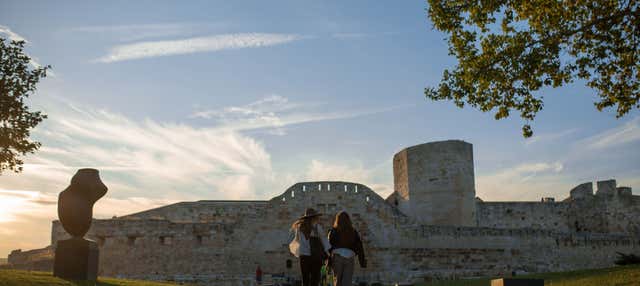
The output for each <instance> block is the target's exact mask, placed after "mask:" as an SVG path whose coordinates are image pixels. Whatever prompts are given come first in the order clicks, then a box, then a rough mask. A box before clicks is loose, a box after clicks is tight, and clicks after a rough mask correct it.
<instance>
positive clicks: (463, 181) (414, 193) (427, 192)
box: [393, 140, 476, 226]
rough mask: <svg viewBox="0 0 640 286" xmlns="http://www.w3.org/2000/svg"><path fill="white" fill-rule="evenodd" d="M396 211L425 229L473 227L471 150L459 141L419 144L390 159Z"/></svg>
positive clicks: (473, 192)
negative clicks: (397, 207) (430, 226)
mask: <svg viewBox="0 0 640 286" xmlns="http://www.w3.org/2000/svg"><path fill="white" fill-rule="evenodd" d="M393 163H394V164H393V169H394V183H395V190H396V192H397V194H398V197H399V198H402V199H401V200H400V201H399V208H400V210H402V211H403V212H404V213H406V214H408V215H410V216H412V217H413V218H415V219H417V220H418V221H420V222H422V223H424V224H429V225H464V226H473V225H475V224H476V219H475V185H474V184H475V182H474V170H473V147H472V145H471V144H469V143H466V142H464V141H459V140H449V141H440V142H432V143H426V144H421V145H417V146H412V147H409V148H406V149H404V150H402V151H400V152H399V153H397V154H396V155H395V156H394V159H393Z"/></svg>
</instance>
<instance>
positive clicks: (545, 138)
mask: <svg viewBox="0 0 640 286" xmlns="http://www.w3.org/2000/svg"><path fill="white" fill-rule="evenodd" d="M577 131H578V129H577V128H571V129H566V130H561V131H558V132H551V133H541V134H534V135H533V137H531V138H529V139H527V140H526V141H525V142H524V144H525V145H527V146H528V145H534V144H537V143H543V142H544V143H548V142H552V141H555V140H558V139H561V138H564V137H566V136H569V135H572V134H575V133H576V132H577Z"/></svg>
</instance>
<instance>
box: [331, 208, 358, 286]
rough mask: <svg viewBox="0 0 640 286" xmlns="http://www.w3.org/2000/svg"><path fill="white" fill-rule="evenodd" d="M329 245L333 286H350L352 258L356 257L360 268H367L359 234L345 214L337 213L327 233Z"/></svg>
mask: <svg viewBox="0 0 640 286" xmlns="http://www.w3.org/2000/svg"><path fill="white" fill-rule="evenodd" d="M329 243H330V244H331V250H330V255H331V268H332V269H333V275H334V276H333V283H334V284H333V286H351V280H352V277H353V267H354V256H356V255H357V256H358V263H359V264H360V267H362V268H366V267H367V260H366V259H365V256H364V248H363V247H362V240H360V234H358V232H357V231H356V230H355V229H354V228H353V225H352V224H351V219H350V218H349V214H347V212H344V211H342V212H339V213H338V214H336V219H335V221H334V222H333V228H332V229H331V230H330V231H329Z"/></svg>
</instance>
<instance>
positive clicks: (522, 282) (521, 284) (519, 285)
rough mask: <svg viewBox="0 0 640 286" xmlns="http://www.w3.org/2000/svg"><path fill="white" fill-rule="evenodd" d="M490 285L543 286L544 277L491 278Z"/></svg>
mask: <svg viewBox="0 0 640 286" xmlns="http://www.w3.org/2000/svg"><path fill="white" fill-rule="evenodd" d="M491 286H544V279H511V278H501V279H493V280H491Z"/></svg>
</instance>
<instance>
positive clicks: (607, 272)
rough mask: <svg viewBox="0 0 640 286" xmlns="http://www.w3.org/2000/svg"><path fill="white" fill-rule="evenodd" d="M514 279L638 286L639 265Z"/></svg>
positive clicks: (483, 284)
mask: <svg viewBox="0 0 640 286" xmlns="http://www.w3.org/2000/svg"><path fill="white" fill-rule="evenodd" d="M515 278H541V279H544V285H546V286H609V285H611V286H640V265H634V266H620V267H614V268H606V269H593V270H580V271H571V272H557V273H543V274H532V275H522V276H518V277H515ZM491 279H492V278H479V279H467V280H455V281H440V282H433V283H426V284H421V285H420V286H490V285H491V282H490V281H491Z"/></svg>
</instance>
